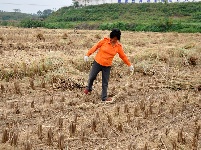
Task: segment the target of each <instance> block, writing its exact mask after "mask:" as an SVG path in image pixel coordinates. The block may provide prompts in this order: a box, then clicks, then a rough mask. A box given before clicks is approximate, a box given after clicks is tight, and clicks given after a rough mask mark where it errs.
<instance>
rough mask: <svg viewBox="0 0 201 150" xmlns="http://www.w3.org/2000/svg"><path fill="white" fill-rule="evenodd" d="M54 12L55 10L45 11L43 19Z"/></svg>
mask: <svg viewBox="0 0 201 150" xmlns="http://www.w3.org/2000/svg"><path fill="white" fill-rule="evenodd" d="M52 12H53V10H51V9H45V10H44V11H43V17H44V18H46V17H47V16H49V15H50V14H51V13H52Z"/></svg>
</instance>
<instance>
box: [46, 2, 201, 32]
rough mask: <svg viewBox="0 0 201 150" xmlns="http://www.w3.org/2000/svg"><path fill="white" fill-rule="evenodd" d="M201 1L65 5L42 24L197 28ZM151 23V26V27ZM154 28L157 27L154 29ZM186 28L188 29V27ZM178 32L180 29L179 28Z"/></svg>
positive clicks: (48, 25)
mask: <svg viewBox="0 0 201 150" xmlns="http://www.w3.org/2000/svg"><path fill="white" fill-rule="evenodd" d="M200 21H201V2H194V3H193V2H192V3H143V4H103V5H98V6H87V7H83V8H73V7H65V8H62V9H60V10H58V11H57V12H55V13H53V14H52V15H50V16H49V18H48V19H47V20H46V22H47V23H46V27H49V28H52V27H55V28H72V27H76V26H77V27H78V28H84V29H110V28H112V27H115V26H117V27H119V28H121V29H122V30H134V31H138V30H145V31H146V30H148V31H149V30H150V31H152V30H153V31H154V30H156V31H160V30H161V31H169V30H170V31H174V30H180V29H183V30H184V32H185V29H186V31H188V29H187V28H191V27H193V29H194V30H195V29H196V32H200V31H201V23H200ZM153 25H155V27H154V26H153ZM157 28H158V29H157ZM189 31H190V30H189ZM181 32H182V30H181Z"/></svg>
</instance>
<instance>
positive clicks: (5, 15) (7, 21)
mask: <svg viewBox="0 0 201 150" xmlns="http://www.w3.org/2000/svg"><path fill="white" fill-rule="evenodd" d="M30 18H32V19H33V18H37V16H34V15H31V14H26V13H21V12H0V25H4V26H6V25H16V24H17V23H18V22H20V21H21V20H24V19H30Z"/></svg>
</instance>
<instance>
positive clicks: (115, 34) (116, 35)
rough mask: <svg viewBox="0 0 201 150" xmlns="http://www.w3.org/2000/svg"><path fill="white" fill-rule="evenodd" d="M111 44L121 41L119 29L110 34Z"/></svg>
mask: <svg viewBox="0 0 201 150" xmlns="http://www.w3.org/2000/svg"><path fill="white" fill-rule="evenodd" d="M110 39H111V42H113V43H116V42H117V40H119V41H120V39H121V31H120V30H119V29H113V30H112V32H111V33H110Z"/></svg>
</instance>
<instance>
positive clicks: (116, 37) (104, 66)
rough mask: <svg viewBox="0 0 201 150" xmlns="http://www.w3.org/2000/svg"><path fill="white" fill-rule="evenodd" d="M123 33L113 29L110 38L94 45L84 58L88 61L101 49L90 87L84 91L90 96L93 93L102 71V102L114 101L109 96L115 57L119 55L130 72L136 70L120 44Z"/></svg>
mask: <svg viewBox="0 0 201 150" xmlns="http://www.w3.org/2000/svg"><path fill="white" fill-rule="evenodd" d="M120 38H121V31H120V30H119V29H113V30H112V32H111V33H110V38H104V39H103V40H101V41H99V42H98V43H97V44H96V45H94V46H93V47H92V48H91V49H90V50H89V51H88V52H87V54H86V56H84V61H85V62H86V61H88V58H89V56H90V55H91V54H92V53H94V52H95V51H96V50H98V49H99V51H98V53H97V54H96V56H95V60H94V63H93V65H92V68H91V70H90V74H89V80H88V85H87V87H86V89H85V91H84V93H85V94H88V93H89V92H91V91H92V86H93V82H94V80H95V79H96V77H97V75H98V73H99V72H100V71H102V94H101V98H102V101H110V102H111V101H112V98H110V97H108V96H107V89H108V80H109V76H110V69H111V65H112V60H113V58H114V56H115V55H116V54H117V53H118V54H119V57H120V58H121V59H122V60H123V61H124V63H125V64H127V65H128V66H129V69H130V71H133V70H134V67H133V66H132V65H131V63H130V61H129V60H128V58H127V56H126V55H125V53H124V51H123V48H122V45H121V44H120V42H119V41H120Z"/></svg>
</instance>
